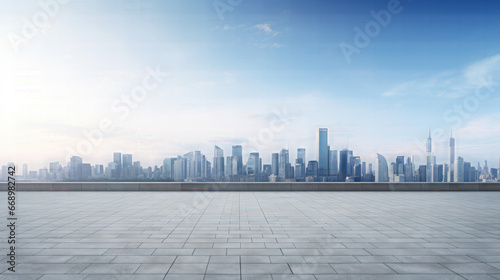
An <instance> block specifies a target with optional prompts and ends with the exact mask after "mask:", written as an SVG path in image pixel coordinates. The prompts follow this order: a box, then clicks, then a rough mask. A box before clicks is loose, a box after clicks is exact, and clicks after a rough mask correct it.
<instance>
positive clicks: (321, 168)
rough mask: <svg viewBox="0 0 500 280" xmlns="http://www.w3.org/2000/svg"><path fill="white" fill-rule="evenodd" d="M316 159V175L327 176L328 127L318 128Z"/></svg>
mask: <svg viewBox="0 0 500 280" xmlns="http://www.w3.org/2000/svg"><path fill="white" fill-rule="evenodd" d="M316 141H317V142H316V144H317V149H316V150H317V152H318V155H317V159H318V176H328V172H329V168H328V156H329V153H330V148H329V147H328V128H319V129H318V134H317V139H316Z"/></svg>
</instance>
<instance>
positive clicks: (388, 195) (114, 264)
mask: <svg viewBox="0 0 500 280" xmlns="http://www.w3.org/2000/svg"><path fill="white" fill-rule="evenodd" d="M0 199H1V201H3V202H4V203H5V211H2V213H0V214H1V215H2V216H1V218H2V220H3V221H4V223H6V214H7V213H6V212H7V205H6V204H7V200H6V195H5V193H2V194H0ZM17 202H18V204H19V209H18V213H17V216H18V218H19V220H18V229H17V230H18V240H17V241H18V244H17V246H18V249H17V255H18V256H17V258H18V265H17V267H16V270H17V272H16V273H12V272H9V271H7V270H6V269H7V264H6V258H5V257H3V259H2V266H1V269H2V271H3V273H2V274H0V280H1V279H41V280H66V279H86V280H93V279H106V280H111V279H141V280H156V279H158V280H161V279H200V280H201V279H205V280H209V279H220V280H226V279H227V280H232V279H269V280H271V279H273V280H278V279H303V280H308V279H318V280H320V279H321V280H323V279H352V280H354V279H361V280H385V279H388V280H400V279H401V280H409V279H420V280H427V279H429V280H430V279H475V280H488V279H500V192H488V193H487V192H408V193H407V192H20V193H18V200H17ZM0 234H1V236H2V240H1V241H2V251H3V252H4V253H2V256H5V255H6V248H7V242H6V237H7V236H8V232H7V231H6V227H5V225H4V226H2V227H1V232H0Z"/></svg>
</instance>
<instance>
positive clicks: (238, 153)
mask: <svg viewBox="0 0 500 280" xmlns="http://www.w3.org/2000/svg"><path fill="white" fill-rule="evenodd" d="M232 155H233V157H238V159H237V161H238V163H237V167H236V168H237V170H238V175H241V174H243V148H242V147H241V145H236V146H233V150H232Z"/></svg>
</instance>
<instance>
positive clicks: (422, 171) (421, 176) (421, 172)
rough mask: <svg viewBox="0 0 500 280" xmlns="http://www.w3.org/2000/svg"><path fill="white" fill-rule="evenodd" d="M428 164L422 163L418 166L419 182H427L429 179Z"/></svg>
mask: <svg viewBox="0 0 500 280" xmlns="http://www.w3.org/2000/svg"><path fill="white" fill-rule="evenodd" d="M426 169H427V165H420V166H419V167H418V182H426V181H427V179H426V177H427V170H426Z"/></svg>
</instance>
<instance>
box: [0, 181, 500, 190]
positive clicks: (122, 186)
mask: <svg viewBox="0 0 500 280" xmlns="http://www.w3.org/2000/svg"><path fill="white" fill-rule="evenodd" d="M16 189H17V190H18V191H500V183H248V182H247V183H225V182H224V183H178V182H173V183H161V182H160V183H147V182H145V183H142V182H141V183H135V182H131V183H124V182H108V183H90V182H68V183H64V182H57V183H28V182H18V183H17V184H16ZM0 190H1V191H6V190H7V183H0Z"/></svg>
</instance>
